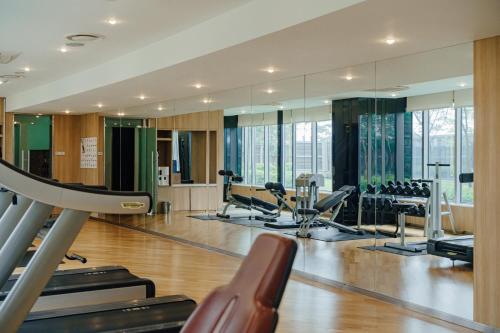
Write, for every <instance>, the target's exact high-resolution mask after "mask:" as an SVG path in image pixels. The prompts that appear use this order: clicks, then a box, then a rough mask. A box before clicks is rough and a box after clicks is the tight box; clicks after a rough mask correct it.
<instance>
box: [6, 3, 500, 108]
mask: <svg viewBox="0 0 500 333" xmlns="http://www.w3.org/2000/svg"><path fill="white" fill-rule="evenodd" d="M4 2H5V1H4ZM10 2H15V1H10ZM61 2H66V1H61ZM70 2H72V3H73V4H74V3H76V2H78V1H76V0H73V1H70ZM89 2H90V3H94V2H97V1H89ZM99 2H100V3H103V2H104V3H105V4H106V5H110V4H112V5H113V6H118V7H120V6H121V5H120V4H121V3H124V4H131V1H124V0H120V1H114V2H111V3H108V2H106V1H99ZM151 2H152V0H151ZM160 2H161V1H160ZM172 2H174V1H172ZM181 2H182V1H181ZM181 2H179V3H181ZM186 2H191V1H186ZM210 2H211V1H210ZM213 2H217V3H219V4H220V3H225V5H226V6H227V7H226V8H230V6H235V5H237V4H241V3H242V1H213ZM332 2H333V1H326V0H324V1H321V0H309V1H306V0H303V1H300V0H293V1H292V0H289V2H283V0H273V1H269V0H267V1H263V0H255V1H253V2H252V5H254V3H258V5H259V6H257V5H255V6H254V7H250V4H247V5H243V6H240V7H238V8H237V9H234V10H233V11H232V13H233V14H234V15H233V16H234V19H236V20H238V19H239V20H240V21H242V22H243V21H244V24H243V23H242V24H241V26H239V25H238V24H232V25H230V26H229V27H228V26H225V30H224V31H225V33H224V34H221V33H220V32H221V30H217V29H215V28H214V29H215V30H214V34H213V35H211V31H210V29H205V31H202V33H203V38H201V39H200V41H199V42H200V44H206V45H204V46H207V45H208V46H210V45H215V44H217V47H219V46H220V49H219V50H217V49H216V48H215V47H214V48H215V50H213V51H212V52H208V53H206V54H204V55H201V56H198V57H196V56H193V54H190V56H189V57H187V58H186V59H185V61H181V60H182V59H177V62H176V63H175V64H172V65H169V66H168V65H167V66H164V67H159V69H158V68H156V69H154V70H151V69H150V70H149V71H144V73H143V74H140V75H130V77H128V78H126V79H122V77H121V76H120V75H121V74H122V73H121V72H118V71H116V68H117V67H113V65H114V64H113V63H111V62H110V63H109V64H108V63H101V64H100V65H98V67H94V68H90V69H89V70H87V71H84V72H82V71H81V69H78V68H76V67H75V70H73V71H71V70H68V71H69V72H70V73H71V74H72V75H71V76H68V77H63V78H61V79H59V80H57V81H54V82H51V83H48V84H45V85H40V84H39V83H38V85H37V84H34V86H35V88H33V89H31V90H26V89H27V88H23V87H22V86H21V85H20V86H16V85H15V84H14V83H13V84H12V85H10V84H7V85H2V86H0V95H7V105H8V108H9V109H10V110H13V111H16V112H61V111H62V110H64V109H71V110H72V111H74V112H75V113H86V112H95V111H96V110H97V108H96V107H95V106H94V105H95V104H96V103H98V102H102V103H104V104H105V108H104V109H103V110H104V112H105V113H108V114H116V111H117V110H118V109H125V111H126V113H129V114H136V115H137V114H146V113H147V114H151V113H154V112H156V113H158V112H157V111H156V110H155V109H156V107H157V106H158V105H159V104H162V105H164V108H165V111H164V112H163V113H160V114H167V113H168V112H172V110H173V108H174V107H175V109H176V112H181V110H182V112H184V110H193V111H194V110H195V109H204V108H206V109H207V110H208V109H216V108H219V107H224V105H226V107H231V105H233V106H245V105H251V104H255V102H256V101H258V99H259V97H258V96H257V95H256V94H254V93H255V92H256V91H260V92H261V93H262V92H263V90H265V89H267V87H268V86H271V85H275V84H274V83H273V84H271V81H273V80H278V79H283V78H287V77H296V76H297V75H301V74H304V73H314V72H320V71H325V70H328V69H332V68H345V69H341V70H338V73H337V74H336V75H337V76H341V74H342V73H343V72H347V71H349V70H350V69H349V68H346V67H348V66H352V65H355V64H363V63H367V62H370V61H375V60H380V59H389V60H387V61H383V62H378V63H377V81H378V82H376V86H377V87H378V88H383V87H385V86H386V85H387V84H391V85H392V84H395V83H396V82H399V81H401V83H398V84H406V85H414V84H417V83H422V82H425V81H432V82H434V81H436V82H440V81H439V80H445V79H450V78H453V77H456V78H457V80H458V79H460V77H462V76H467V75H470V74H471V64H472V59H471V54H472V52H470V44H467V45H468V46H467V47H468V50H469V51H468V52H462V51H463V49H461V50H462V51H461V52H462V53H463V54H462V53H460V52H456V50H455V51H452V52H451V53H450V54H451V57H452V58H457V59H459V61H458V62H457V64H460V61H462V60H463V59H465V60H466V63H467V64H468V65H466V66H465V67H461V66H460V65H458V66H456V67H453V66H450V55H447V56H437V55H436V54H433V53H432V52H429V53H426V54H425V55H427V57H428V58H425V56H417V57H416V58H417V59H412V57H405V58H401V59H390V58H393V57H398V56H401V55H405V54H414V53H416V52H422V51H425V50H432V49H437V48H442V47H445V46H450V45H455V44H459V43H466V42H470V41H473V40H475V39H479V38H484V37H488V36H492V35H496V34H499V33H500V20H499V19H498V13H499V12H500V1H498V0H475V1H470V0H439V1H435V0H420V1H413V0H367V1H364V2H360V3H358V4H356V2H359V1H352V2H349V1H347V0H346V1H343V3H342V4H337V5H338V7H335V8H336V9H335V8H334V9H332V8H333V7H327V5H326V3H328V4H330V5H331V3H332ZM339 2H342V1H339ZM15 3H17V2H15ZM79 3H82V1H79ZM162 3H164V2H162ZM168 3H170V2H168ZM312 3H318V6H317V7H318V8H320V9H321V10H319V9H318V10H317V11H316V12H312V11H311V9H310V8H309V6H307V5H308V4H309V5H311V4H312ZM148 4H149V2H148ZM266 4H267V5H268V7H269V6H271V5H275V7H273V9H276V8H280V10H279V11H274V10H273V11H272V12H271V14H269V13H263V15H262V16H259V15H256V14H255V11H256V10H257V9H263V8H265V7H262V6H265V5H266ZM286 4H289V5H288V6H286ZM320 4H321V6H323V7H321V6H320ZM350 4H351V6H349V5H350ZM191 5H192V4H191ZM301 5H302V7H303V8H301ZM11 6H13V5H12V4H11ZM280 6H281V7H280ZM151 7H153V6H151ZM191 7H192V8H195V7H193V6H191ZM198 7H199V6H198ZM312 7H315V6H312ZM219 8H220V10H223V9H222V7H219ZM250 9H252V11H250ZM301 9H302V11H300V10H301ZM308 10H309V11H308ZM322 12H323V13H324V12H327V13H329V14H327V15H322V16H321V15H320V14H321V13H322ZM2 13H5V11H4V10H3V7H2ZM11 13H12V12H11ZM14 13H15V12H14ZM245 13H246V14H248V17H245V15H244V14H245ZM236 14H237V15H236ZM250 14H252V15H250ZM264 14H267V15H264ZM0 15H4V14H0ZM113 15H114V14H113ZM122 15H123V18H122V17H120V18H122V19H123V20H125V21H126V22H131V21H134V20H135V18H134V15H129V16H127V15H126V14H122ZM12 16H14V15H12ZM106 16H107V15H101V16H99V18H100V19H101V18H105V17H106ZM116 16H117V17H118V14H117V15H116ZM282 16H284V17H288V18H290V20H289V21H286V22H284V21H283V22H281V23H280V24H282V26H287V25H288V27H286V28H284V29H282V30H279V29H278V28H279V26H277V25H274V26H271V25H270V23H269V22H274V21H280V20H281V18H282ZM88 17H93V16H92V15H90V16H88ZM204 17H205V18H206V16H204ZM219 17H220V16H219ZM308 17H313V18H314V17H317V18H314V19H310V20H307V18H308ZM191 18H192V19H193V21H192V22H196V20H195V17H191ZM198 18H199V17H198ZM273 18H275V19H274V20H273ZM0 19H1V16H0ZM225 19H229V18H227V17H226V18H225ZM245 19H246V20H247V21H248V20H249V22H251V23H252V24H250V25H249V23H248V22H247V21H245ZM259 19H262V21H259ZM292 19H293V20H295V21H296V22H301V21H302V22H303V23H299V24H294V25H293V24H292V23H293V22H292V21H293V20H292ZM45 20H46V19H45ZM54 20H57V18H54ZM217 20H218V18H214V19H212V20H211V22H210V23H213V24H215V23H214V22H215V21H217ZM42 21H43V20H42ZM225 22H226V23H227V21H225ZM236 22H237V21H236ZM39 23H40V22H39ZM0 24H3V23H0ZM25 24H28V25H29V28H30V29H31V30H33V26H31V24H30V23H29V22H28V23H26V22H25ZM40 24H41V25H43V23H40ZM204 24H205V23H203V24H201V25H199V26H198V27H199V28H202V27H203V28H204V27H207V26H206V25H204ZM212 26H213V25H212ZM263 27H264V28H266V29H267V28H268V29H269V31H271V33H267V34H266V33H265V29H264V28H263ZM122 28H123V29H125V23H124V24H123V25H117V26H114V27H112V29H113V30H115V29H116V30H120V29H122ZM171 29H172V30H170V33H175V31H174V30H175V29H174V28H171ZM178 29H182V27H181V28H178ZM249 29H250V30H251V29H256V30H259V29H260V30H259V34H261V36H260V37H256V38H251V37H252V36H249V35H245V36H243V35H241V33H243V32H247V31H248V30H249ZM0 30H1V31H0V33H2V34H3V33H4V31H5V30H4V29H0ZM28 30H29V29H28ZM40 30H43V29H40ZM59 30H60V29H59ZM276 30H279V31H276ZM11 31H17V30H16V28H15V27H12V30H11ZM56 31H57V30H56ZM78 31H80V30H78ZM78 31H68V33H69V32H78ZM177 31H179V30H177ZM272 31H274V32H272ZM94 32H101V31H94ZM215 32H217V34H215ZM104 34H106V33H104ZM14 35H15V36H17V32H16V33H15V34H14ZM139 35H140V34H139ZM388 35H393V36H394V37H396V39H397V40H398V42H397V43H396V44H394V45H392V46H388V45H386V44H384V43H383V39H384V38H385V37H386V36H388ZM0 36H2V37H1V39H0V42H1V43H0V45H2V46H1V47H2V48H3V45H4V43H3V39H4V36H3V35H0ZM63 36H64V34H62V35H61V34H60V33H59V37H58V39H57V40H58V41H59V40H61V42H62V37H63ZM137 36H138V35H137ZM137 36H136V37H137ZM174 36H179V37H185V36H186V37H189V36H187V35H185V34H184V32H183V31H181V32H179V33H177V35H174ZM242 36H243V37H242ZM25 38H27V37H25ZM12 39H17V38H12ZM110 39H111V38H109V37H108V38H106V39H105V40H102V41H97V42H95V43H96V44H95V45H98V44H97V43H100V45H99V47H98V48H97V47H96V48H97V50H98V51H99V53H101V50H104V49H107V48H108V46H109V44H108V43H109V42H110ZM222 39H231V43H230V44H233V46H230V47H223V45H222V44H220V43H219V42H220V40H222ZM27 40H31V39H30V38H27ZM238 40H240V41H242V42H241V43H238ZM163 42H164V43H163ZM167 42H172V41H171V40H168V41H167V40H165V41H162V43H163V44H162V45H161V46H162V48H160V47H159V46H158V48H156V49H154V48H150V47H148V46H146V47H144V48H142V49H140V46H135V47H136V48H137V47H139V49H138V50H137V51H134V52H135V53H136V54H137V55H139V54H141V55H142V57H141V58H140V62H141V63H140V64H138V63H137V60H138V59H137V57H136V58H135V59H133V60H134V61H135V62H134V61H132V60H131V59H128V58H127V57H122V59H119V60H120V61H121V67H119V68H122V69H124V71H126V70H125V69H127V66H126V65H127V64H129V65H130V66H129V67H131V68H134V69H136V68H139V67H140V68H141V69H142V68H143V67H144V64H147V63H148V62H153V61H156V58H157V57H158V56H160V57H169V56H170V55H171V53H172V52H170V51H168V52H167V50H169V48H168V45H169V43H167ZM218 43H219V44H220V45H219V44H218ZM131 44H133V43H132V40H131ZM54 45H55V46H54V47H56V48H57V46H59V45H60V44H57V43H54ZM85 48H87V47H85ZM110 48H112V49H113V50H112V51H114V47H110ZM89 50H90V46H89ZM154 50H156V51H160V50H161V52H155V53H152V52H151V51H154ZM207 50H208V49H207ZM457 50H458V49H457ZM52 51H53V50H52V49H51V52H52ZM148 51H149V52H150V53H149V56H150V57H149V56H148ZM184 51H185V50H184V49H179V50H175V52H174V53H175V54H177V53H179V54H180V53H182V52H184ZM78 52H79V51H78ZM94 52H95V51H94ZM103 52H104V51H103ZM109 52H110V53H109V54H111V51H109ZM163 52H165V53H163ZM436 52H437V53H439V52H438V51H436ZM436 52H435V53H436ZM121 53H123V51H121ZM121 53H116V54H121ZM75 54H76V52H75ZM200 54H201V52H200ZM429 55H430V56H429ZM60 56H62V55H60V54H57V52H55V54H54V52H53V53H52V54H51V56H49V58H50V59H52V61H54V63H56V64H57V63H58V62H59V63H60V62H62V60H61V58H60ZM66 56H70V57H73V56H74V54H67V55H64V57H66ZM111 57H112V56H111ZM429 57H430V58H429ZM464 57H465V58H464ZM467 57H468V58H467ZM54 58H55V60H54ZM64 59H66V58H64ZM150 59H152V60H151V61H149V60H150ZM405 59H406V60H405ZM422 60H425V61H423V62H422ZM405 61H406V63H405ZM16 62H17V61H16ZM96 63H99V61H97V62H95V63H92V65H94V64H96ZM412 64H413V65H412ZM415 64H416V65H415ZM92 65H89V64H87V66H92ZM269 65H273V66H275V67H276V68H277V69H278V71H277V72H275V73H273V74H268V73H266V72H264V71H262V68H264V67H267V66H269ZM0 66H2V65H0ZM19 66H22V65H19ZM365 66H368V67H369V68H373V67H374V65H373V63H372V64H368V65H365ZM33 67H34V69H36V66H35V65H33ZM57 67H58V66H57V65H56V66H55V68H57ZM442 67H444V68H446V69H449V71H448V72H447V73H443V75H441V76H439V75H438V76H436V75H430V76H429V75H425V74H426V73H427V74H429V73H433V74H437V72H436V69H439V68H442ZM1 68H2V67H0V69H1ZM82 68H83V67H82ZM352 68H356V67H352ZM402 69H404V70H405V71H402ZM52 70H53V68H51V70H50V72H52ZM37 72H38V70H35V71H33V72H32V73H30V74H29V75H30V77H28V78H26V79H24V80H23V82H22V84H23V85H24V84H26V85H29V84H31V83H25V82H24V81H26V82H27V81H30V80H31V79H32V77H31V76H32V75H33V76H35V75H36V74H38V73H37ZM445 72H446V71H445ZM383 73H386V74H385V75H382V74H383ZM394 73H399V74H401V75H399V77H394V75H393V74H394ZM91 74H92V75H91ZM135 74H137V73H135ZM40 76H41V77H42V79H45V80H48V79H46V76H45V74H43V75H42V73H40ZM115 78H116V79H115ZM53 79H54V78H52V80H53ZM80 79H81V80H80ZM104 79H106V80H108V81H107V82H111V83H109V84H103V80H104ZM355 79H357V78H356V77H355ZM371 79H373V81H372V82H374V81H375V76H374V75H372V76H371ZM33 80H34V78H33ZM294 80H296V83H294V84H292V86H294V87H295V88H297V89H300V88H301V87H302V90H304V83H303V81H304V79H303V78H300V77H299V78H296V79H290V80H287V81H294ZM384 80H386V81H387V82H384ZM198 81H200V82H203V83H204V84H205V85H206V87H205V88H203V89H202V90H197V89H194V88H193V87H191V84H192V83H194V82H198ZM43 82H46V81H43ZM80 82H81V83H82V84H80V85H81V86H83V82H84V83H85V87H84V89H83V88H82V89H80V90H81V91H77V92H76V90H75V91H71V90H70V89H68V91H65V87H70V86H72V85H79V83H80ZM318 82H319V80H318ZM351 82H356V80H352V81H351ZM358 82H360V81H358ZM443 82H448V81H446V80H445V81H443ZM448 83H449V82H448ZM16 84H17V83H16ZM370 84H372V83H370ZM9 85H10V87H9ZM247 85H257V86H256V87H254V88H253V89H250V88H240V89H234V88H235V87H243V86H247ZM322 86H325V85H322ZM373 86H375V84H374V83H373ZM428 86H433V84H430V85H428ZM434 86H435V84H434ZM259 87H262V89H260V88H259ZM411 88H413V86H412V87H411ZM308 89H309V88H308ZM311 89H312V88H311ZM433 89H437V90H439V89H443V87H435V88H433ZM292 90H293V89H292ZM360 90H364V89H358V88H356V89H354V88H353V89H352V90H351V91H360ZM427 90H428V89H427ZM427 90H425V91H427ZM219 91H222V92H220V93H217V92H219ZM141 93H144V94H145V95H146V96H148V98H147V99H146V100H144V101H141V100H139V99H137V98H136V96H137V95H139V94H141ZM200 93H201V94H202V95H200ZM278 93H279V89H278V88H276V94H273V98H272V100H281V101H286V100H293V99H294V98H295V97H294V95H296V94H295V93H292V94H288V97H287V96H282V98H281V97H279V96H278ZM338 93H340V91H339V90H338V89H333V91H331V92H328V93H327V94H323V93H322V92H317V93H314V94H315V95H317V96H318V98H322V96H325V95H330V96H333V95H335V94H338ZM47 96H53V97H51V98H48V97H47ZM192 96H194V97H192ZM224 96H226V97H227V96H232V97H231V98H227V99H232V100H233V102H232V103H229V104H227V103H226V104H223V103H222V101H223V100H224ZM235 96H237V97H235ZM263 96H264V97H262V98H263V101H262V103H265V98H270V96H267V97H266V94H264V95H263ZM311 96H312V91H311ZM205 97H206V98H210V99H212V101H213V103H211V104H204V103H202V100H203V98H205ZM289 97H290V98H289ZM236 99H237V104H235V103H234V102H236ZM259 103H260V102H259ZM262 103H260V104H262Z"/></svg>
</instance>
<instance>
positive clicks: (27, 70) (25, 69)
mask: <svg viewBox="0 0 500 333" xmlns="http://www.w3.org/2000/svg"><path fill="white" fill-rule="evenodd" d="M23 69H24V71H25V72H29V71H31V68H29V66H26V67H24V68H23Z"/></svg>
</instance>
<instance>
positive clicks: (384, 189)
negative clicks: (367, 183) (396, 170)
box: [380, 184, 388, 194]
mask: <svg viewBox="0 0 500 333" xmlns="http://www.w3.org/2000/svg"><path fill="white" fill-rule="evenodd" d="M387 191H388V188H387V186H385V185H384V184H382V185H380V194H387Z"/></svg>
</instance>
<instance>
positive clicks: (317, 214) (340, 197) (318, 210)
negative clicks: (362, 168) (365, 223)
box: [296, 185, 363, 238]
mask: <svg viewBox="0 0 500 333" xmlns="http://www.w3.org/2000/svg"><path fill="white" fill-rule="evenodd" d="M355 189H356V188H355V187H354V186H349V185H346V186H342V187H341V188H340V189H339V190H337V191H334V192H333V193H332V194H330V195H328V196H326V197H325V198H323V199H321V200H320V201H318V202H317V203H315V204H314V206H313V208H299V209H298V210H297V215H299V216H300V215H302V216H303V217H304V218H303V220H302V223H301V224H300V227H299V230H298V231H297V233H296V235H297V237H302V238H306V237H307V238H311V233H310V232H309V231H310V229H311V226H312V225H313V223H319V224H323V225H325V226H326V228H328V227H333V228H336V229H338V230H339V231H341V232H346V233H350V234H353V235H363V231H362V230H359V229H355V228H352V227H349V226H346V225H343V224H340V223H337V222H335V218H336V217H337V215H338V214H339V212H340V209H341V208H342V206H343V205H344V204H345V202H346V199H347V198H348V197H349V196H350V195H351V193H352V192H353V191H354V190H355ZM326 212H331V216H330V218H329V219H325V218H322V217H321V215H322V214H324V213H326Z"/></svg>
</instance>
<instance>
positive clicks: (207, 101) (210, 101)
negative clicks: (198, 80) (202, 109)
mask: <svg viewBox="0 0 500 333" xmlns="http://www.w3.org/2000/svg"><path fill="white" fill-rule="evenodd" d="M202 102H203V104H209V103H212V100H211V99H210V98H204V99H203V101H202Z"/></svg>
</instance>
